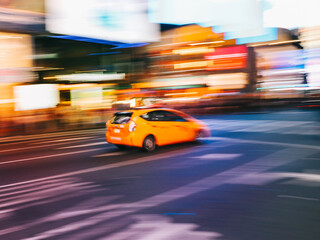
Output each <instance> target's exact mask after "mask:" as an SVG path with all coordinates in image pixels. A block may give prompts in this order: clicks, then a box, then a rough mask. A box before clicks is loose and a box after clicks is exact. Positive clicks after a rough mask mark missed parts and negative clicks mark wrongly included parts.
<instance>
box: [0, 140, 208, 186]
mask: <svg viewBox="0 0 320 240" xmlns="http://www.w3.org/2000/svg"><path fill="white" fill-rule="evenodd" d="M98 150H102V149H101V148H98V149H90V150H82V151H77V152H70V153H68V154H69V155H71V154H77V153H83V152H91V151H98ZM205 150H207V148H205V147H202V146H199V147H195V148H192V149H189V150H185V149H181V150H176V151H172V152H170V153H161V154H158V155H150V156H147V157H141V158H136V159H134V160H128V161H125V162H119V163H113V164H109V165H105V166H100V167H93V168H88V169H83V170H78V171H74V172H68V173H62V174H58V175H53V176H49V177H44V178H37V179H33V180H28V181H23V182H16V183H11V184H6V185H2V186H0V188H6V187H13V186H19V185H23V184H29V183H36V182H39V181H47V180H52V179H56V178H64V177H71V176H75V175H80V174H85V173H92V172H98V171H104V170H108V169H113V168H118V167H124V166H131V165H135V164H140V163H144V162H151V161H157V160H160V159H163V158H170V157H174V156H178V155H187V154H188V153H194V152H199V151H205ZM63 155H66V154H64V153H61V154H54V155H51V156H53V157H55V156H63ZM46 157H47V156H40V157H39V158H46ZM21 160H24V159H20V160H16V161H21ZM30 160H33V159H30ZM30 160H29V159H27V161H30Z"/></svg>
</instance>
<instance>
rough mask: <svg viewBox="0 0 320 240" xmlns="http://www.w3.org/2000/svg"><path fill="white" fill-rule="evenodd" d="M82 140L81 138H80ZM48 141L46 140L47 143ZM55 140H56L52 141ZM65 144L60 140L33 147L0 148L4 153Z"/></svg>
mask: <svg viewBox="0 0 320 240" xmlns="http://www.w3.org/2000/svg"><path fill="white" fill-rule="evenodd" d="M78 141H80V140H78ZM78 141H77V140H75V142H78ZM47 142H48V141H46V143H47ZM52 142H54V141H52ZM38 144H39V143H38ZM62 144H65V143H64V142H58V143H53V144H52V143H49V144H41V143H40V145H37V146H31V147H20V148H11V149H6V150H0V153H4V152H15V151H24V150H27V149H35V148H43V147H52V146H59V145H62ZM58 149H64V148H58Z"/></svg>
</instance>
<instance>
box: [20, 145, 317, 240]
mask: <svg viewBox="0 0 320 240" xmlns="http://www.w3.org/2000/svg"><path fill="white" fill-rule="evenodd" d="M315 152H318V151H315V150H312V151H310V152H308V153H307V152H306V151H299V150H296V149H294V148H293V149H284V150H281V151H278V152H275V153H272V154H270V155H269V156H265V157H262V158H258V159H257V160H254V161H252V162H249V163H246V164H243V165H241V166H238V167H235V168H232V169H229V170H226V171H224V172H221V173H218V174H214V175H212V176H209V177H206V178H203V179H201V180H198V181H195V182H192V183H189V184H187V185H184V186H181V187H178V188H176V189H173V190H169V191H167V192H164V193H161V194H158V195H155V196H152V197H149V198H146V199H143V200H140V201H137V202H134V203H128V204H113V205H108V206H103V207H98V208H90V209H87V210H83V211H82V212H79V213H78V214H76V215H73V216H78V217H79V216H81V215H86V214H93V213H97V215H94V216H92V217H89V218H86V219H84V220H80V221H78V222H71V223H69V224H66V225H64V226H62V227H58V228H55V229H51V230H48V231H45V232H42V233H39V234H36V235H35V236H34V237H31V238H28V240H41V239H48V238H50V237H55V236H59V235H62V234H66V233H69V232H72V231H76V230H79V229H82V228H84V227H90V226H96V225H98V224H99V223H101V222H105V221H107V220H110V219H114V218H118V217H120V216H125V215H128V214H132V213H135V212H138V211H141V210H143V209H146V208H152V207H156V206H159V205H163V204H166V203H168V202H172V201H177V200H179V199H182V198H186V197H188V196H190V195H193V194H197V193H200V192H203V191H207V190H210V189H213V188H215V187H218V186H221V185H223V184H226V183H230V182H234V183H235V184H239V182H238V181H237V180H238V179H239V176H241V175H243V174H249V173H251V174H256V173H259V172H260V173H262V172H264V171H268V170H270V169H273V168H274V167H277V166H281V165H284V164H288V163H290V162H292V161H295V160H297V159H300V158H303V157H306V155H307V156H308V155H312V154H314V153H315ZM288 153H291V154H288ZM283 156H287V157H286V158H283ZM266 160H268V161H267V162H266ZM240 184H241V183H240ZM120 239H121V238H120ZM26 240H27V239H26Z"/></svg>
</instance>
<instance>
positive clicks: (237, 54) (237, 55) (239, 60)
mask: <svg viewBox="0 0 320 240" xmlns="http://www.w3.org/2000/svg"><path fill="white" fill-rule="evenodd" d="M247 57H248V48H247V47H246V46H233V47H222V48H216V49H215V51H214V52H212V53H207V54H205V59H207V60H211V61H212V64H210V65H209V66H208V68H207V70H211V71H212V70H228V69H243V68H245V67H246V66H247Z"/></svg>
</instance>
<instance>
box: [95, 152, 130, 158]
mask: <svg viewBox="0 0 320 240" xmlns="http://www.w3.org/2000/svg"><path fill="white" fill-rule="evenodd" d="M126 153H128V152H124V151H119V152H111V153H103V154H99V155H95V156H93V157H110V156H119V155H124V154H126Z"/></svg>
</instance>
